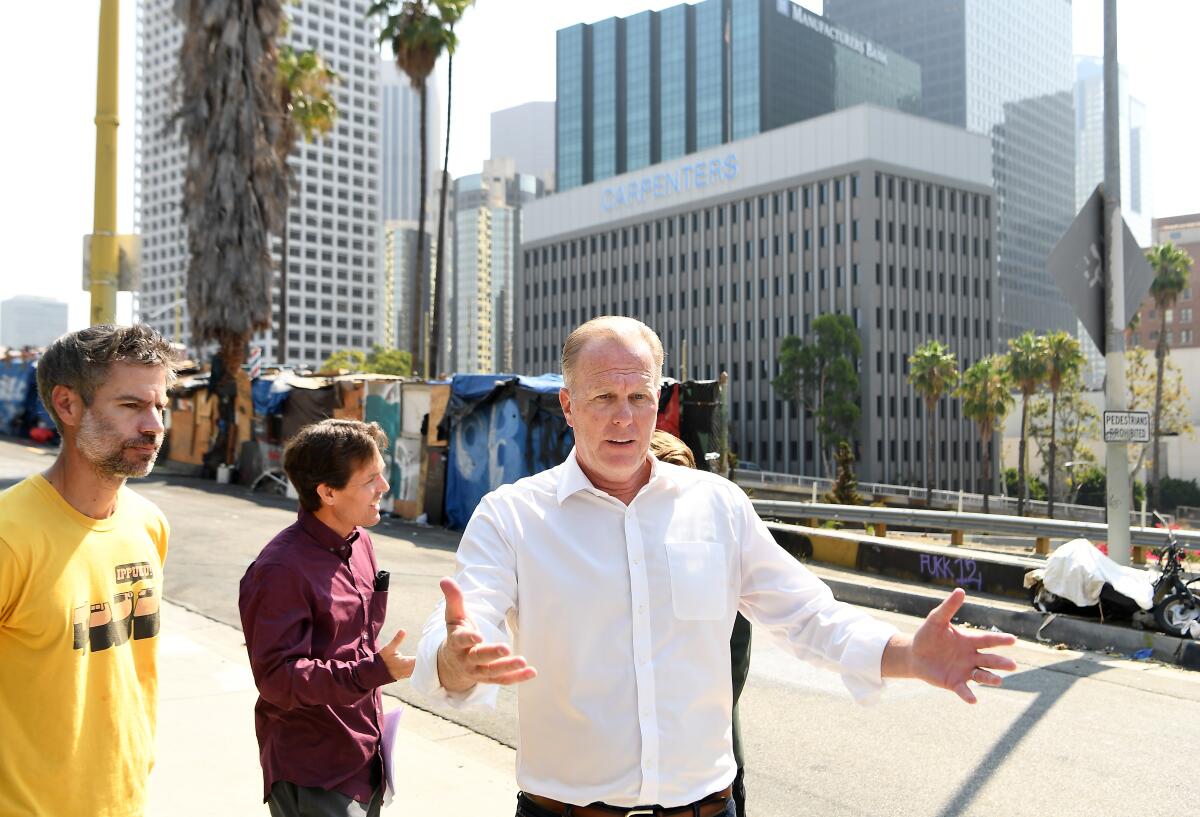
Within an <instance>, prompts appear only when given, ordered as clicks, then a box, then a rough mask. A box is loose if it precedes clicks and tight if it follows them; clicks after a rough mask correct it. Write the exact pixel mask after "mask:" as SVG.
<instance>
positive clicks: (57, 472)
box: [0, 326, 176, 817]
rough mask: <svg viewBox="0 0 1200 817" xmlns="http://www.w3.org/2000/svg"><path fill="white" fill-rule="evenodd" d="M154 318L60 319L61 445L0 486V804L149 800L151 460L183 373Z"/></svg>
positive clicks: (134, 804) (153, 669) (158, 581)
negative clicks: (136, 322)
mask: <svg viewBox="0 0 1200 817" xmlns="http://www.w3.org/2000/svg"><path fill="white" fill-rule="evenodd" d="M175 362H176V357H175V353H174V351H173V350H172V349H171V347H170V345H169V344H168V343H167V342H166V341H165V340H163V338H162V337H161V336H160V335H158V333H156V332H155V331H154V330H152V329H150V328H149V327H146V326H133V327H115V326H93V327H91V328H88V329H84V330H81V331H79V332H73V333H71V334H68V335H64V336H63V337H61V338H59V339H58V340H57V341H55V342H54V343H53V344H51V346H50V347H49V348H48V349H47V350H46V353H45V355H43V357H42V359H41V360H40V361H39V363H38V370H37V380H38V392H39V394H40V395H41V398H42V402H43V403H44V404H45V406H46V409H47V411H48V412H49V413H50V416H51V417H52V418H53V419H54V422H55V424H56V425H57V426H58V430H59V433H60V434H61V435H62V448H61V449H60V451H59V454H58V457H57V459H55V461H54V463H53V465H51V466H50V467H49V468H48V469H47V470H46V471H45V472H43V473H41V474H35V475H34V476H31V477H29V478H28V479H25V480H23V481H21V482H20V483H18V484H16V485H14V486H13V487H11V488H9V489H8V490H6V491H4V492H3V493H0V814H4V815H22V817H24V816H25V815H39V816H40V815H45V816H46V817H50V815H53V817H125V815H141V814H142V813H143V811H144V810H145V801H146V779H147V777H148V775H149V773H150V768H151V766H152V765H153V760H154V740H155V738H154V726H155V716H156V712H157V708H158V667H157V644H158V638H157V636H158V629H159V614H158V610H159V603H160V600H161V597H162V596H161V594H162V564H163V559H164V557H165V556H166V552H167V532H168V529H167V521H166V519H165V518H164V517H163V515H162V512H161V511H159V510H158V508H156V507H155V506H154V504H153V503H151V502H150V501H149V500H146V499H143V498H142V497H140V496H138V495H137V494H135V493H134V492H133V491H131V490H130V489H129V488H127V487H125V480H126V479H128V478H129V477H141V476H145V475H146V474H148V473H150V469H151V468H152V467H153V466H154V459H155V457H156V456H157V454H158V449H159V447H160V446H161V445H162V440H163V423H162V413H163V409H164V407H165V406H166V400H167V388H168V387H169V385H170V384H171V381H172V380H173V379H174V377H175Z"/></svg>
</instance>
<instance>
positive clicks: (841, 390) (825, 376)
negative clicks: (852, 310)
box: [771, 314, 862, 473]
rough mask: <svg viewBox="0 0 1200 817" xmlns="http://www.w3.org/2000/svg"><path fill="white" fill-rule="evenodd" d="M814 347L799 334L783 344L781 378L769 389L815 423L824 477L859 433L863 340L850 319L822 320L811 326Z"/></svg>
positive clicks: (780, 354) (845, 316) (829, 317)
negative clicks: (835, 455) (837, 451)
mask: <svg viewBox="0 0 1200 817" xmlns="http://www.w3.org/2000/svg"><path fill="white" fill-rule="evenodd" d="M812 335H813V338H812V342H811V343H805V342H804V341H803V340H802V339H800V338H798V337H796V336H795V335H789V336H788V337H786V338H784V339H783V343H782V344H781V346H780V352H779V365H780V372H779V375H778V376H777V377H776V378H775V379H774V380H772V381H771V385H772V386H773V387H774V388H775V390H776V391H778V392H779V393H780V394H781V395H782V396H784V397H786V398H788V399H790V400H793V401H795V402H796V403H797V404H798V405H800V406H801V407H803V408H804V409H805V411H807V412H808V413H810V414H811V415H812V416H813V417H814V418H815V424H816V429H817V433H818V435H820V442H821V445H820V446H819V447H818V450H820V451H821V457H822V463H823V464H824V472H825V473H829V466H828V464H829V455H828V452H829V451H830V450H832V449H833V448H834V447H835V446H836V445H837V444H838V443H840V442H843V441H846V442H850V441H851V440H853V439H855V438H856V437H857V434H858V418H859V413H860V410H859V405H858V404H859V383H858V361H859V357H860V356H861V354H862V341H861V340H860V339H859V336H858V329H857V328H856V327H855V326H854V321H853V320H851V319H850V318H849V316H847V315H833V314H829V315H821V316H820V317H819V318H817V319H816V320H814V321H813V322H812Z"/></svg>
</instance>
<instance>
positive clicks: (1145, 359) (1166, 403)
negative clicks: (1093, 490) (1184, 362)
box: [1125, 346, 1193, 481]
mask: <svg viewBox="0 0 1200 817" xmlns="http://www.w3.org/2000/svg"><path fill="white" fill-rule="evenodd" d="M1156 362H1157V361H1156ZM1125 383H1126V388H1127V389H1128V401H1129V402H1128V405H1129V410H1130V411H1151V410H1153V408H1154V404H1155V401H1156V400H1158V399H1159V388H1160V386H1159V384H1160V383H1161V384H1162V385H1161V412H1160V416H1159V424H1160V425H1161V428H1162V431H1163V433H1164V434H1178V435H1181V436H1183V435H1186V436H1191V434H1192V432H1193V428H1192V421H1191V416H1190V415H1189V414H1188V406H1189V405H1190V403H1191V395H1190V393H1189V392H1188V389H1187V386H1186V385H1185V384H1184V382H1183V373H1182V372H1181V371H1180V369H1179V366H1177V365H1176V364H1175V361H1173V360H1172V359H1171V358H1170V357H1168V358H1166V359H1165V361H1164V364H1163V368H1162V378H1161V380H1160V379H1159V377H1158V374H1157V367H1156V365H1154V364H1152V363H1151V362H1150V353H1149V352H1148V351H1146V349H1145V348H1144V347H1141V346H1135V347H1134V348H1132V349H1130V350H1128V351H1127V352H1126V353H1125ZM1150 439H1151V441H1150V442H1148V443H1141V444H1131V445H1130V446H1129V478H1130V481H1132V480H1133V479H1134V478H1135V477H1136V476H1137V473H1138V472H1139V471H1141V470H1142V468H1143V466H1144V464H1145V462H1146V459H1147V457H1151V456H1152V453H1151V452H1152V451H1153V446H1154V438H1153V437H1151V438H1150Z"/></svg>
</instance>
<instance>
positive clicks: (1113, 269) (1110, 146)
mask: <svg viewBox="0 0 1200 817" xmlns="http://www.w3.org/2000/svg"><path fill="white" fill-rule="evenodd" d="M1117 91H1118V84H1117V0H1104V275H1105V281H1104V283H1105V293H1106V295H1107V297H1106V298H1105V307H1104V310H1105V330H1106V332H1105V335H1106V337H1105V340H1106V341H1107V343H1106V348H1105V355H1104V357H1105V364H1106V368H1107V377H1106V378H1105V386H1104V407H1105V409H1106V410H1107V411H1120V412H1123V411H1125V410H1126V408H1127V407H1128V398H1127V397H1126V393H1125V323H1126V322H1125V269H1124V255H1123V252H1124V248H1123V246H1122V240H1123V229H1122V228H1123V222H1122V221H1121V142H1120V129H1119V125H1118V123H1119V121H1120V120H1119V118H1118V115H1119V110H1118V106H1119V105H1120V100H1119V98H1118V93H1117ZM1126 448H1127V443H1125V442H1124V441H1120V442H1107V443H1106V444H1105V446H1104V449H1105V452H1104V465H1105V471H1106V474H1107V478H1106V485H1107V488H1108V502H1107V504H1108V555H1109V557H1110V558H1111V559H1112V560H1113V561H1115V562H1117V563H1118V564H1122V565H1127V564H1129V512H1130V506H1131V501H1130V500H1131V496H1130V491H1129V458H1128V456H1127V454H1126Z"/></svg>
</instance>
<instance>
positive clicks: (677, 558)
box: [666, 541, 728, 621]
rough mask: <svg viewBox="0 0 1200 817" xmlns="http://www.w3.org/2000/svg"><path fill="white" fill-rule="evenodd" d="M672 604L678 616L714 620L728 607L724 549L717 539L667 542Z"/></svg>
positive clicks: (691, 619)
mask: <svg viewBox="0 0 1200 817" xmlns="http://www.w3.org/2000/svg"><path fill="white" fill-rule="evenodd" d="M666 550H667V564H668V567H669V568H670V571H671V605H672V607H673V608H674V611H675V617H676V618H679V619H684V620H690V621H712V620H715V619H719V618H721V617H723V616H724V615H725V613H726V607H727V606H728V598H727V596H728V589H727V588H728V582H727V579H728V576H727V567H726V564H725V549H724V548H723V547H722V546H721V545H719V544H717V543H715V542H701V541H688V542H667V543H666Z"/></svg>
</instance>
